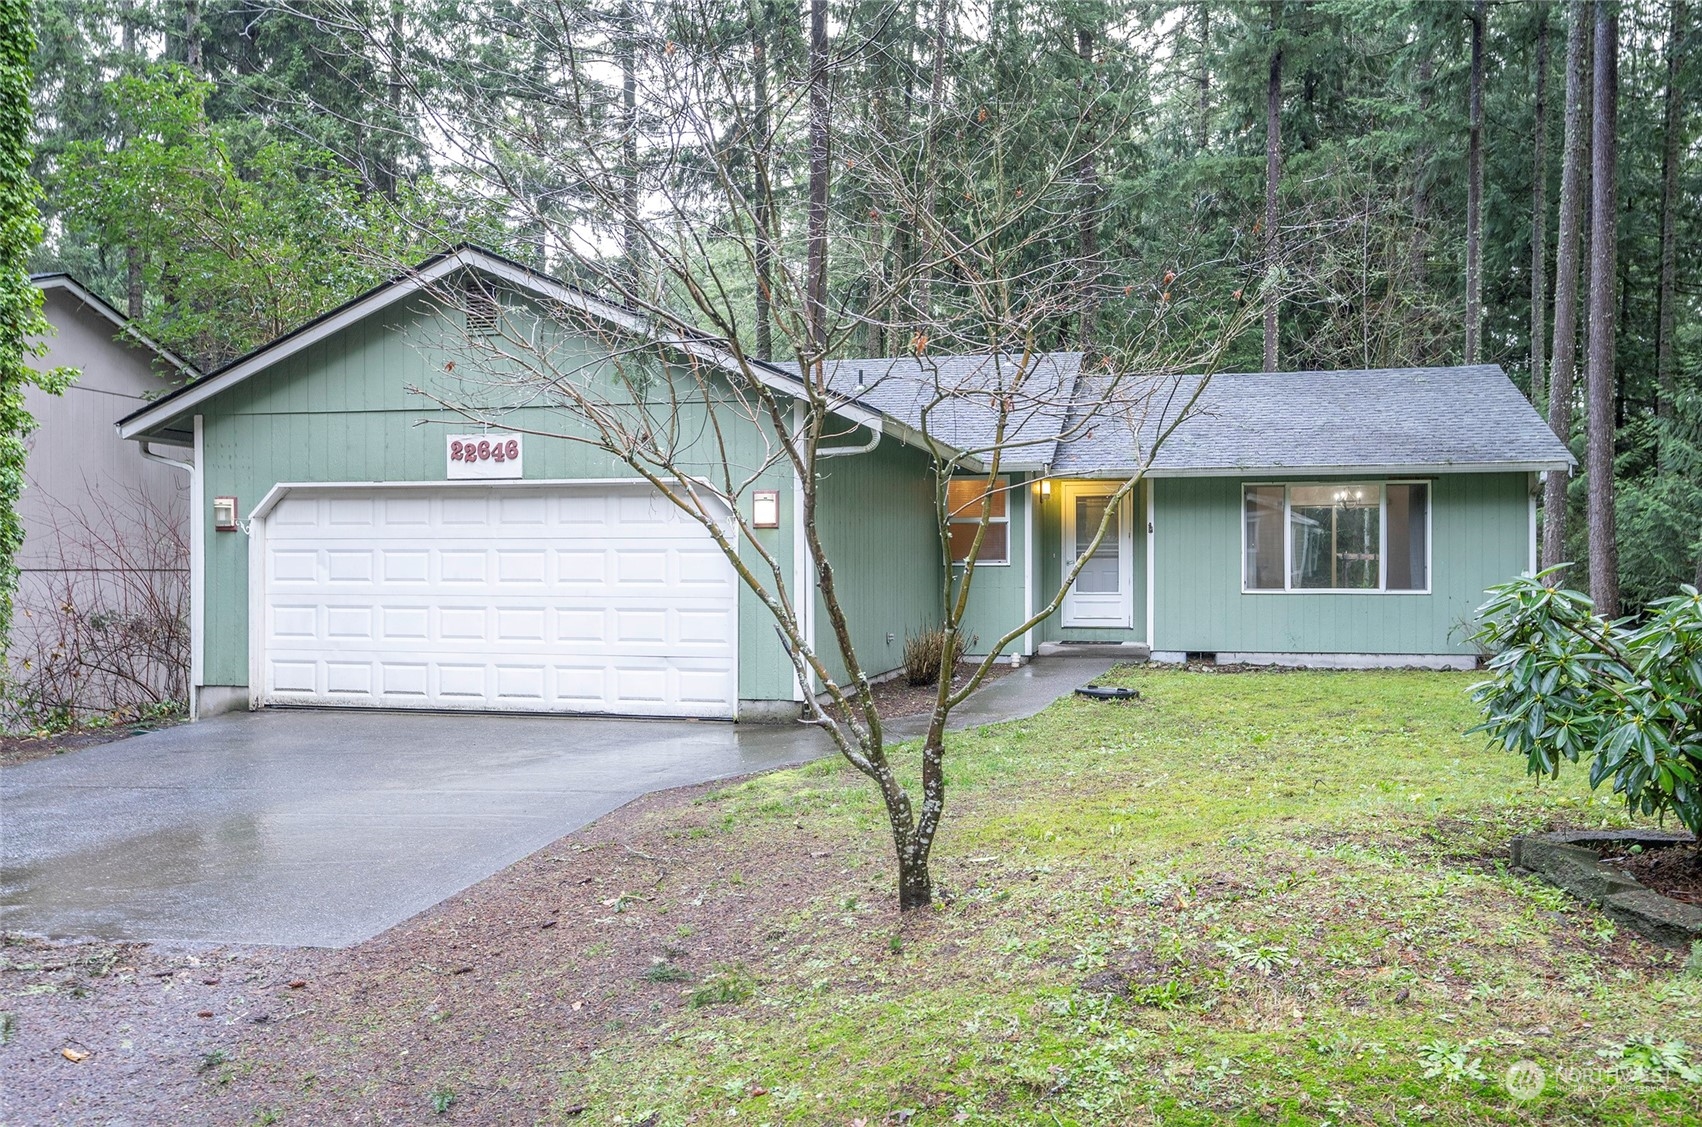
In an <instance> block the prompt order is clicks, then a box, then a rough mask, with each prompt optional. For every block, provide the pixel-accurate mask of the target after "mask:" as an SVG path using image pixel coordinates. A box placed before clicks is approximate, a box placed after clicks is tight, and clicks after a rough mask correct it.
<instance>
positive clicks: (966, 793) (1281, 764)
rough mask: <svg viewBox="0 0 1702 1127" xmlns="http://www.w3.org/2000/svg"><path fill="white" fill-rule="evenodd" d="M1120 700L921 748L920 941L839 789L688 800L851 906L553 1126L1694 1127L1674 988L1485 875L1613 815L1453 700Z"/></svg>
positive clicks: (1167, 677)
mask: <svg viewBox="0 0 1702 1127" xmlns="http://www.w3.org/2000/svg"><path fill="white" fill-rule="evenodd" d="M1116 680H1117V681H1118V682H1119V683H1122V684H1128V685H1131V686H1135V687H1138V688H1140V689H1141V690H1142V693H1143V694H1144V699H1143V700H1142V701H1141V702H1139V703H1137V704H1115V703H1099V702H1088V701H1081V700H1075V699H1070V700H1065V701H1062V702H1060V703H1058V704H1057V705H1055V706H1053V707H1052V708H1051V709H1049V710H1048V711H1046V712H1045V713H1043V714H1041V715H1040V716H1038V717H1035V718H1033V719H1031V720H1027V721H1021V722H1017V723H1013V724H1006V725H999V726H994V727H988V728H984V729H980V730H976V731H972V732H966V733H963V734H961V735H959V736H957V737H955V738H954V739H953V740H952V743H951V746H950V750H949V763H950V767H949V771H950V782H951V791H950V798H949V802H950V806H949V809H948V813H947V820H946V826H945V829H944V832H943V833H942V836H941V838H940V841H939V843H938V845H937V847H936V850H935V877H936V880H937V881H938V883H939V886H940V888H941V890H942V891H943V892H944V894H945V896H944V898H943V900H942V903H941V904H940V905H939V906H938V907H937V908H936V909H934V910H931V911H926V912H924V913H921V914H920V917H919V918H912V919H906V920H903V921H899V920H897V919H896V916H895V913H894V912H893V911H892V910H891V906H890V905H891V901H892V899H893V895H892V890H891V882H892V874H891V866H890V861H889V860H888V857H887V854H886V853H885V852H883V848H884V838H883V837H882V834H883V829H882V814H881V811H880V809H879V806H878V803H877V802H876V800H875V798H874V797H873V795H872V793H871V791H870V789H869V787H868V785H867V783H866V782H865V781H864V780H863V779H862V778H861V777H860V776H857V775H855V774H854V773H853V772H852V771H850V770H849V768H847V767H845V766H843V765H842V764H839V763H837V762H827V763H818V764H814V765H811V766H808V767H805V768H801V769H798V770H793V771H787V772H781V773H777V774H773V775H768V776H763V777H761V778H758V779H754V780H751V781H748V782H744V783H740V784H737V785H734V786H731V787H728V788H726V789H723V790H721V791H718V792H716V793H715V794H713V795H710V796H709V797H708V798H707V799H705V800H704V801H705V803H706V804H708V805H712V806H713V808H714V812H715V816H716V818H718V819H719V820H720V822H721V825H722V826H723V828H724V829H725V830H726V832H727V833H729V834H736V835H739V839H740V840H741V841H743V842H749V843H754V845H755V846H761V845H762V844H764V843H767V844H768V845H769V846H770V847H771V849H772V850H773V851H786V850H793V851H797V850H801V849H802V848H803V847H801V846H797V845H795V844H793V843H795V842H797V841H798V840H799V839H800V837H801V836H803V834H807V835H809V839H810V841H811V842H812V843H820V842H823V841H826V842H829V843H840V846H839V847H840V848H841V849H842V850H843V861H842V863H843V866H844V869H845V871H846V872H848V873H849V874H850V875H849V876H848V877H847V878H846V880H848V881H850V882H852V885H854V888H853V887H852V885H847V884H846V883H844V882H841V883H840V884H839V885H837V886H835V887H833V888H823V889H822V890H821V892H820V894H819V895H818V896H816V897H814V898H813V899H812V898H810V897H809V896H807V895H802V896H801V897H800V899H799V900H798V901H797V903H796V904H795V907H794V908H793V909H792V912H791V914H790V915H789V916H785V917H783V918H776V919H774V920H773V921H772V926H771V927H770V929H769V931H768V932H767V934H766V936H765V938H764V941H763V946H762V947H761V950H762V951H763V952H765V954H764V957H763V958H762V960H761V962H760V963H755V962H753V963H750V964H749V965H747V966H746V967H744V968H742V969H741V970H740V971H739V972H738V981H739V983H740V984H741V988H740V990H738V991H734V992H732V993H734V994H738V995H744V994H746V993H748V994H749V996H748V997H742V996H741V997H727V998H726V999H723V998H721V997H719V996H718V997H717V998H716V999H715V1000H716V1001H717V1002H720V1003H722V1004H716V1005H699V1006H698V1007H696V1008H688V1009H684V1010H682V1011H680V1012H679V1013H678V1014H676V1015H673V1016H670V1017H669V1018H668V1019H667V1020H666V1024H664V1025H663V1026H662V1027H661V1028H660V1029H659V1030H657V1029H649V1030H644V1031H636V1032H632V1033H629V1034H625V1035H623V1039H620V1040H616V1041H614V1042H613V1043H611V1044H606V1045H605V1047H604V1048H603V1049H601V1050H599V1051H598V1052H597V1054H596V1055H595V1056H594V1058H593V1060H592V1062H591V1063H590V1064H589V1066H587V1067H586V1068H585V1069H584V1070H583V1071H579V1072H575V1073H573V1074H569V1075H566V1076H563V1078H562V1083H563V1091H564V1093H569V1094H571V1095H572V1097H573V1098H572V1099H571V1100H570V1101H567V1102H570V1103H572V1104H575V1105H577V1104H579V1103H584V1104H587V1105H589V1110H587V1111H586V1112H584V1113H583V1115H581V1116H579V1117H577V1118H575V1119H574V1120H573V1122H575V1123H598V1124H624V1123H632V1122H640V1121H650V1122H654V1123H656V1124H658V1125H664V1127H665V1125H671V1124H684V1123H689V1122H709V1121H710V1120H721V1121H725V1120H727V1119H731V1118H736V1119H737V1120H738V1121H740V1122H746V1123H776V1124H778V1123H840V1124H844V1123H855V1122H858V1121H864V1122H866V1123H868V1124H875V1123H888V1122H911V1123H917V1124H922V1123H969V1124H1005V1123H1010V1124H1017V1123H1045V1124H1058V1125H1067V1124H1081V1125H1088V1124H1101V1123H1165V1124H1190V1123H1218V1122H1236V1123H1296V1124H1298V1123H1307V1124H1317V1123H1325V1122H1328V1123H1332V1124H1336V1123H1415V1124H1416V1123H1450V1124H1451V1123H1467V1122H1470V1123H1580V1124H1581V1123H1624V1124H1632V1123H1637V1124H1645V1123H1671V1124H1678V1123H1696V1122H1698V1120H1699V1113H1698V1111H1697V1109H1698V1108H1699V1107H1702V1089H1699V1088H1698V1087H1697V1085H1696V1084H1695V1083H1694V1082H1693V1081H1692V1080H1688V1079H1685V1070H1687V1069H1691V1068H1694V1067H1695V1066H1696V1065H1698V1063H1699V1062H1702V1024H1699V1021H1698V1019H1699V1017H1702V979H1699V978H1698V977H1697V976H1696V975H1695V974H1694V973H1691V974H1688V975H1687V974H1686V973H1685V971H1684V959H1683V958H1682V957H1681V956H1678V955H1675V954H1674V953H1671V952H1668V951H1665V950H1663V949H1661V948H1658V947H1655V946H1652V945H1650V944H1648V943H1645V942H1643V941H1642V940H1639V939H1636V938H1634V937H1631V936H1628V935H1625V934H1623V933H1620V932H1618V931H1617V930H1616V929H1615V928H1614V927H1613V925H1612V924H1611V922H1610V921H1608V920H1607V919H1606V917H1604V916H1602V915H1600V914H1598V913H1596V912H1595V911H1593V910H1591V909H1588V908H1585V907H1582V906H1580V905H1578V904H1575V903H1573V902H1572V901H1570V900H1568V899H1567V898H1566V897H1565V896H1564V895H1562V894H1560V893H1558V892H1557V891H1555V890H1554V889H1552V888H1549V887H1547V886H1545V885H1542V884H1539V883H1536V882H1535V881H1533V880H1531V879H1529V878H1526V877H1520V876H1515V875H1511V874H1509V873H1508V872H1507V871H1506V867H1505V864H1504V862H1503V861H1501V860H1500V858H1503V857H1505V855H1506V842H1507V839H1508V838H1509V837H1510V836H1511V835H1513V834H1515V833H1519V832H1524V831H1528V830H1533V829H1541V828H1545V827H1548V826H1551V825H1555V824H1589V825H1597V824H1602V823H1620V822H1623V821H1624V817H1623V814H1622V812H1621V808H1620V807H1619V806H1618V804H1617V803H1616V802H1614V801H1613V800H1612V799H1611V797H1610V796H1607V795H1600V796H1592V795H1591V794H1590V793H1589V792H1588V790H1587V788H1586V786H1585V783H1584V780H1583V777H1582V774H1581V773H1579V772H1571V773H1569V774H1568V775H1567V776H1566V777H1565V778H1563V779H1561V780H1560V781H1559V782H1549V781H1544V780H1536V779H1532V778H1529V777H1527V776H1526V775H1525V774H1524V773H1523V765H1522V762H1520V761H1518V760H1516V759H1515V758H1513V757H1511V756H1507V755H1503V754H1497V753H1493V752H1490V751H1487V750H1486V749H1485V748H1484V747H1483V745H1482V743H1481V742H1480V741H1478V740H1477V739H1476V738H1467V737H1464V736H1462V735H1461V733H1462V732H1463V731H1464V730H1465V729H1466V728H1467V727H1469V726H1470V725H1471V724H1472V723H1473V719H1474V718H1473V715H1472V712H1471V709H1470V706H1469V703H1468V702H1467V701H1466V699H1465V689H1466V687H1467V685H1468V684H1470V682H1471V680H1472V678H1470V677H1469V676H1461V675H1450V674H1423V673H1268V674H1246V675H1217V674H1205V673H1182V672H1174V671H1144V670H1127V671H1123V672H1122V674H1121V675H1120V676H1119V677H1118V678H1116ZM910 765H911V766H913V764H910ZM800 831H802V834H801V833H800ZM682 832H683V831H682ZM816 847H817V848H819V844H817V846H816ZM745 879H747V880H756V879H760V875H759V874H755V873H752V872H750V871H748V870H747V872H746V875H745ZM848 891H852V892H854V895H848ZM724 974H726V975H729V976H730V975H731V972H730V971H724ZM746 976H748V977H746ZM1685 1041H1688V1044H1680V1045H1677V1046H1676V1047H1674V1045H1673V1043H1674V1042H1685ZM1651 1046H1665V1048H1663V1049H1660V1050H1658V1051H1657V1050H1656V1049H1655V1048H1652V1047H1651ZM1520 1060H1531V1061H1534V1062H1536V1063H1537V1064H1538V1065H1539V1066H1541V1067H1542V1068H1543V1069H1544V1070H1546V1072H1547V1075H1548V1081H1547V1086H1546V1088H1545V1089H1544V1090H1543V1091H1542V1093H1541V1094H1540V1095H1539V1096H1537V1097H1536V1098H1535V1099H1533V1100H1530V1101H1528V1102H1519V1101H1516V1100H1515V1099H1513V1098H1512V1096H1511V1095H1510V1094H1509V1093H1508V1091H1507V1089H1506V1085H1505V1077H1506V1075H1507V1069H1508V1067H1509V1066H1510V1065H1512V1064H1513V1063H1514V1062H1516V1061H1520ZM1650 1061H1656V1062H1664V1063H1657V1064H1656V1065H1654V1066H1651V1065H1650V1064H1649V1062H1650ZM652 1116H654V1118H653V1119H652V1118H651V1117H652ZM563 1122H566V1120H565V1119H564V1120H563Z"/></svg>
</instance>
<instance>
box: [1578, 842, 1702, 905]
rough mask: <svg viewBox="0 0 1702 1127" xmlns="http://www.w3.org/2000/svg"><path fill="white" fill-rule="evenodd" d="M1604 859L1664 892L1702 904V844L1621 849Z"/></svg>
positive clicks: (1647, 885) (1667, 894) (1644, 884)
mask: <svg viewBox="0 0 1702 1127" xmlns="http://www.w3.org/2000/svg"><path fill="white" fill-rule="evenodd" d="M1602 862H1603V863H1604V864H1607V865H1612V866H1613V867H1614V868H1616V869H1618V870H1620V871H1621V872H1623V873H1625V874H1626V875H1627V876H1629V877H1630V878H1631V879H1632V880H1635V881H1636V882H1637V883H1638V884H1641V885H1642V886H1643V887H1645V888H1648V889H1651V890H1653V891H1655V892H1658V893H1660V894H1661V895H1662V896H1665V897H1668V898H1670V899H1673V900H1682V901H1683V902H1684V903H1686V904H1696V905H1702V844H1698V845H1674V846H1669V847H1668V848H1666V849H1649V850H1645V851H1644V852H1642V853H1622V854H1619V855H1617V856H1612V857H1603V858H1602Z"/></svg>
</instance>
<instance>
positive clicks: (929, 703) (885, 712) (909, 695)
mask: <svg viewBox="0 0 1702 1127" xmlns="http://www.w3.org/2000/svg"><path fill="white" fill-rule="evenodd" d="M1012 672H1014V670H1012V669H1011V667H1010V666H1009V665H1007V664H1004V663H1000V664H998V665H995V666H993V668H991V669H989V670H988V671H987V676H985V677H983V678H982V679H981V685H980V687H979V688H977V689H976V690H975V691H976V692H980V691H981V690H982V689H985V688H986V687H987V686H988V685H991V684H993V683H994V682H995V681H1000V680H1003V679H1004V678H1006V677H1009V676H1010V675H1011V673H1012ZM969 676H970V675H969V671H968V670H965V671H964V672H961V673H959V674H957V675H956V676H955V677H953V678H952V681H951V684H952V688H954V689H959V688H962V687H963V686H964V685H966V684H968V683H969ZM938 693H939V686H937V685H912V684H910V682H908V681H906V680H905V679H904V675H903V674H902V673H901V674H899V675H898V676H897V677H894V678H892V679H891V680H889V681H882V682H881V683H880V684H878V685H875V686H874V694H875V711H876V712H878V713H880V716H881V719H882V720H893V719H897V718H898V717H900V716H915V715H916V714H917V713H919V712H927V711H928V710H929V709H931V708H933V707H934V700H935V698H936V697H937V696H938Z"/></svg>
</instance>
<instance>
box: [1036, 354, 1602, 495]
mask: <svg viewBox="0 0 1702 1127" xmlns="http://www.w3.org/2000/svg"><path fill="white" fill-rule="evenodd" d="M1200 379H1201V377H1198V376H1179V377H1168V378H1165V379H1163V380H1161V381H1158V383H1157V384H1156V386H1155V388H1154V389H1153V393H1148V394H1144V395H1142V396H1141V397H1140V399H1139V402H1138V406H1122V405H1112V406H1111V407H1110V408H1103V409H1096V408H1095V407H1094V406H1091V404H1093V400H1092V399H1091V398H1090V397H1091V395H1092V390H1091V382H1090V381H1083V384H1082V386H1081V387H1079V388H1078V389H1077V397H1076V398H1077V414H1076V416H1075V417H1074V418H1073V419H1072V432H1073V433H1072V435H1071V437H1070V438H1068V439H1067V440H1066V441H1065V442H1064V443H1063V444H1062V446H1061V449H1060V450H1059V451H1058V457H1057V461H1056V462H1055V463H1054V465H1053V467H1052V472H1053V473H1054V474H1056V475H1058V476H1088V475H1094V474H1113V473H1126V472H1131V471H1133V470H1135V469H1137V468H1138V467H1139V465H1140V463H1141V461H1142V458H1143V452H1144V451H1146V450H1149V449H1150V448H1151V447H1152V445H1153V441H1154V439H1155V437H1156V436H1157V435H1158V434H1159V433H1160V432H1161V430H1162V429H1163V428H1164V426H1166V425H1168V424H1169V423H1171V422H1173V421H1174V420H1175V419H1176V417H1177V415H1178V413H1179V412H1181V411H1182V410H1183V408H1184V406H1185V405H1186V404H1187V403H1188V401H1189V399H1190V397H1191V396H1192V395H1193V393H1194V391H1195V390H1196V389H1197V388H1198V387H1199V382H1200ZM1123 397H1124V398H1129V397H1128V396H1127V394H1126V393H1125V395H1124V396H1123ZM1131 402H1133V400H1131ZM1574 464H1575V460H1574V459H1573V457H1572V453H1571V451H1569V450H1568V449H1567V448H1566V446H1565V444H1564V443H1562V442H1561V441H1560V440H1559V439H1557V438H1556V437H1555V436H1554V432H1553V431H1551V430H1550V429H1549V428H1548V424H1547V423H1545V422H1543V420H1542V417H1541V416H1539V415H1538V414H1537V413H1536V411H1535V409H1534V408H1532V407H1531V405H1530V403H1529V402H1528V401H1527V400H1526V399H1525V397H1524V395H1522V394H1521V393H1520V392H1519V389H1518V388H1516V387H1514V386H1513V381H1511V380H1509V379H1508V378H1507V374H1506V373H1505V372H1503V371H1502V370H1501V368H1500V367H1498V366H1497V365H1494V364H1479V365H1472V366H1465V367H1453V368H1381V369H1371V370H1353V371H1339V372H1234V373H1221V374H1218V375H1214V376H1212V377H1211V378H1210V380H1209V381H1208V382H1207V383H1206V386H1205V388H1204V389H1203V390H1202V391H1200V395H1199V399H1198V401H1197V402H1196V403H1195V404H1194V406H1193V408H1192V413H1191V414H1190V415H1189V417H1187V418H1185V419H1184V420H1183V421H1182V422H1181V423H1180V424H1179V425H1177V426H1176V428H1175V430H1174V431H1173V432H1172V433H1171V434H1170V436H1169V438H1168V439H1166V440H1165V442H1164V443H1163V444H1162V445H1161V446H1160V448H1159V451H1158V455H1157V457H1156V458H1155V459H1154V460H1153V463H1152V469H1151V476H1153V477H1189V476H1209V475H1218V474H1226V473H1237V472H1266V471H1269V472H1276V471H1281V472H1283V473H1290V474H1292V473H1319V474H1340V473H1356V472H1362V471H1378V472H1383V471H1394V472H1405V473H1425V472H1470V471H1474V470H1475V471H1490V470H1502V471H1539V470H1564V469H1567V468H1568V467H1570V466H1572V465H1574Z"/></svg>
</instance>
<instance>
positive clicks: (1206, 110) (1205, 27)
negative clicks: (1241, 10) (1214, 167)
mask: <svg viewBox="0 0 1702 1127" xmlns="http://www.w3.org/2000/svg"><path fill="white" fill-rule="evenodd" d="M1194 16H1195V18H1196V19H1197V20H1198V21H1199V25H1200V32H1199V34H1200V70H1199V73H1198V74H1197V75H1195V77H1194V82H1195V84H1196V85H1197V86H1198V87H1199V92H1200V116H1199V120H1198V121H1197V122H1196V123H1195V127H1194V129H1195V143H1196V144H1197V145H1198V146H1199V148H1200V151H1201V152H1204V151H1205V149H1206V146H1207V145H1208V144H1209V143H1210V141H1211V61H1212V54H1211V2H1210V0H1200V2H1199V3H1197V4H1196V5H1194Z"/></svg>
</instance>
